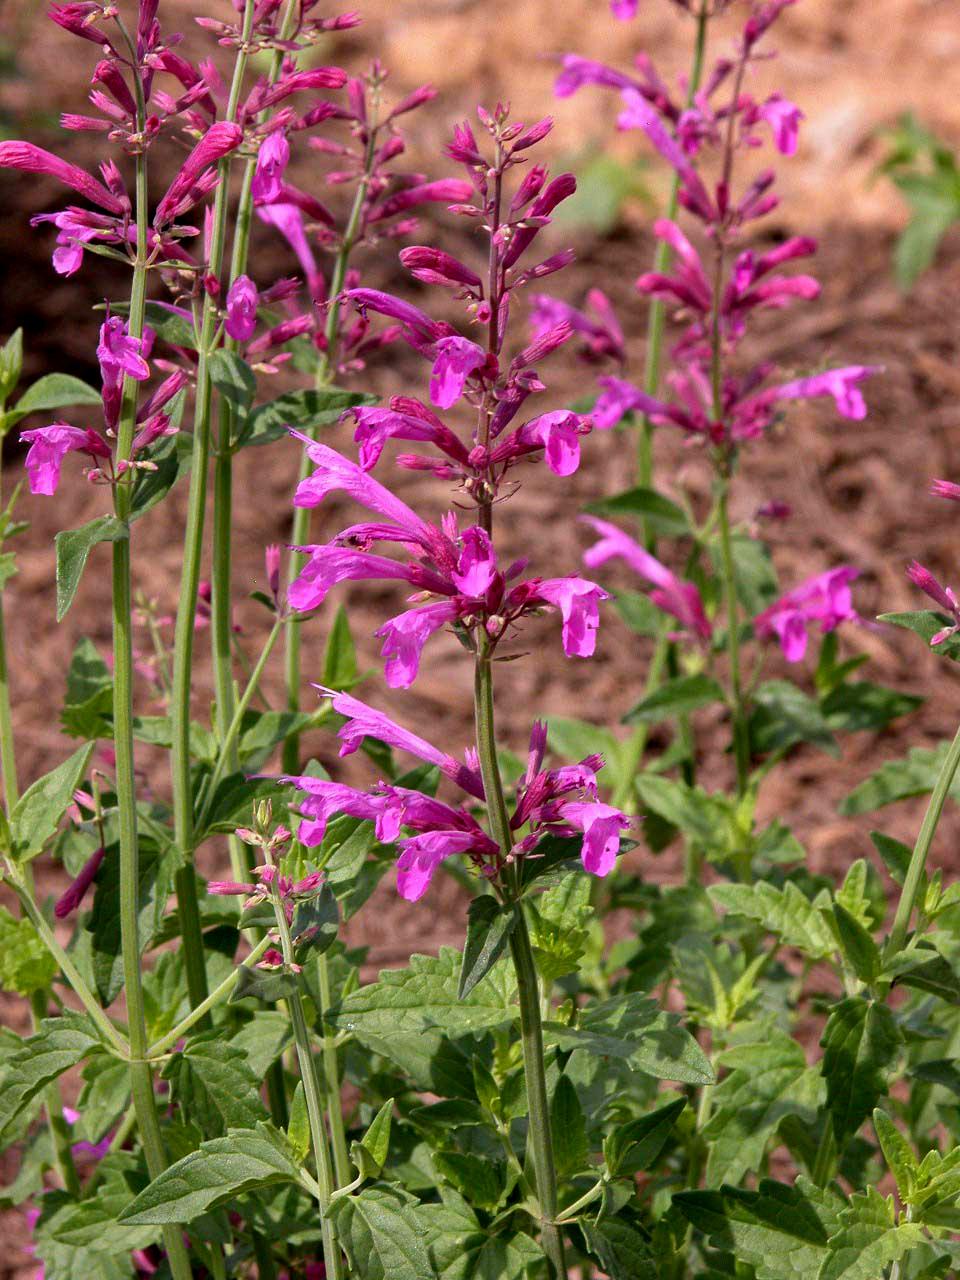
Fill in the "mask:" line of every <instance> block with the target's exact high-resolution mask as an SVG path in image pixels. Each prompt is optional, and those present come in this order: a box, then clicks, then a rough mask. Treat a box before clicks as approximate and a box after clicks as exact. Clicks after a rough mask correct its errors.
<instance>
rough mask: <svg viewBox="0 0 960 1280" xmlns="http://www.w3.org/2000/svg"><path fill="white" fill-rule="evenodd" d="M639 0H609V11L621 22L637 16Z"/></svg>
mask: <svg viewBox="0 0 960 1280" xmlns="http://www.w3.org/2000/svg"><path fill="white" fill-rule="evenodd" d="M638 4H639V0H610V12H611V13H612V14H613V16H614V17H615V18H619V20H620V21H621V22H627V21H628V20H629V19H630V18H635V17H636V16H637V8H638Z"/></svg>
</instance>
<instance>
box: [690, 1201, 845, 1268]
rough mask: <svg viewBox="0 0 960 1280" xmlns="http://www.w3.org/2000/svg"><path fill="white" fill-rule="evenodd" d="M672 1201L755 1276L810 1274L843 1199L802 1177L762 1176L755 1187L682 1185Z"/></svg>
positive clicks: (817, 1263)
mask: <svg viewBox="0 0 960 1280" xmlns="http://www.w3.org/2000/svg"><path fill="white" fill-rule="evenodd" d="M673 1204H674V1205H675V1207H676V1208H677V1209H679V1210H680V1212H681V1213H682V1214H683V1216H684V1217H685V1218H686V1219H687V1220H688V1221H689V1222H690V1223H692V1224H693V1226H694V1227H696V1228H697V1229H698V1230H700V1231H702V1232H703V1233H704V1234H705V1235H707V1236H708V1237H709V1239H710V1243H711V1244H712V1245H713V1246H714V1248H716V1249H722V1250H724V1251H726V1252H729V1253H732V1254H735V1255H736V1257H737V1259H738V1260H739V1261H740V1262H743V1263H746V1264H748V1265H749V1266H752V1267H753V1268H754V1269H755V1272H756V1280H813V1277H815V1276H816V1275H817V1271H818V1269H819V1267H820V1266H821V1264H822V1263H823V1260H824V1258H825V1257H826V1256H827V1246H828V1241H829V1237H830V1235H831V1234H832V1233H833V1232H834V1231H835V1230H836V1228H837V1225H838V1216H837V1215H838V1211H839V1209H840V1207H841V1206H842V1204H843V1201H842V1200H841V1199H840V1198H839V1196H837V1195H836V1193H835V1192H833V1191H831V1190H830V1189H829V1188H825V1189H820V1188H818V1187H815V1186H814V1185H813V1184H812V1183H811V1182H809V1181H808V1180H807V1179H806V1178H802V1177H801V1178H798V1179H797V1182H796V1185H795V1186H784V1185H783V1184H782V1183H779V1182H773V1181H772V1180H770V1179H766V1178H765V1179H763V1180H762V1181H761V1182H760V1184H759V1186H758V1188H757V1190H756V1191H748V1190H745V1189H741V1188H736V1187H723V1188H722V1189H721V1190H720V1191H682V1192H680V1193H679V1194H676V1195H674V1197H673Z"/></svg>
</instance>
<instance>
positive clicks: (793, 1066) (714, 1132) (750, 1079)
mask: <svg viewBox="0 0 960 1280" xmlns="http://www.w3.org/2000/svg"><path fill="white" fill-rule="evenodd" d="M720 1064H721V1065H722V1066H724V1067H727V1068H729V1069H730V1070H729V1074H728V1075H727V1076H725V1077H724V1078H723V1080H721V1081H720V1083H719V1084H718V1085H717V1087H716V1089H715V1090H714V1113H713V1115H712V1116H711V1118H710V1121H709V1123H708V1124H707V1126H706V1127H705V1129H704V1130H703V1137H704V1140H705V1142H706V1143H707V1145H708V1149H709V1156H708V1160H707V1185H708V1186H717V1185H719V1184H720V1183H721V1182H730V1183H738V1182H740V1180H741V1179H742V1178H743V1176H744V1174H745V1173H751V1172H756V1171H758V1170H759V1169H760V1168H761V1167H762V1164H763V1158H764V1155H765V1154H766V1151H767V1147H768V1144H769V1143H770V1141H771V1139H772V1138H773V1137H774V1135H775V1134H776V1130H777V1127H778V1126H779V1124H780V1122H781V1121H782V1120H783V1119H784V1118H785V1117H786V1116H799V1117H801V1118H802V1119H803V1120H804V1121H805V1122H806V1123H807V1124H810V1125H812V1124H813V1123H814V1121H815V1120H816V1113H817V1107H818V1106H819V1104H820V1102H821V1101H822V1094H823V1082H822V1081H821V1079H820V1078H819V1075H818V1073H817V1071H816V1069H815V1068H813V1067H808V1066H807V1060H806V1056H805V1054H804V1052H803V1048H802V1046H801V1045H799V1044H797V1042H796V1041H795V1040H793V1039H792V1038H791V1037H790V1036H788V1035H785V1034H784V1033H783V1032H781V1031H775V1032H773V1033H772V1034H771V1035H770V1037H769V1038H768V1039H766V1040H763V1041H761V1042H758V1043H754V1044H740V1045H737V1046H736V1048H734V1049H729V1050H727V1051H726V1052H725V1053H724V1054H723V1055H722V1057H721V1059H720Z"/></svg>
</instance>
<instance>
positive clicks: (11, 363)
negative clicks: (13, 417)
mask: <svg viewBox="0 0 960 1280" xmlns="http://www.w3.org/2000/svg"><path fill="white" fill-rule="evenodd" d="M22 373H23V330H22V329H14V331H13V333H11V335H10V337H9V338H8V339H7V340H6V342H5V343H4V344H3V346H2V347H0V409H2V408H3V406H4V405H5V404H6V402H7V400H9V398H10V395H11V393H12V392H13V390H14V389H15V388H16V385H17V383H18V382H19V381H20V375H21V374H22ZM11 425H12V424H11Z"/></svg>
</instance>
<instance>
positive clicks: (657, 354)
mask: <svg viewBox="0 0 960 1280" xmlns="http://www.w3.org/2000/svg"><path fill="white" fill-rule="evenodd" d="M707 8H708V6H707V4H706V3H704V4H703V6H702V7H701V10H700V12H699V14H698V15H697V36H696V43H695V45H694V50H693V64H692V66H691V68H690V79H689V88H688V90H687V106H688V107H689V106H690V105H691V104H692V103H693V99H694V97H695V96H696V93H697V90H698V89H699V88H700V82H701V80H702V78H703V55H704V51H705V49H706V43H707V23H708V20H709V15H708V12H707ZM679 195H680V175H679V174H674V177H673V183H672V186H671V188H670V199H669V201H668V203H667V210H666V217H667V218H669V219H670V220H671V221H673V219H674V218H676V216H677V209H678V207H679ZM672 260H673V252H672V250H671V248H670V246H669V245H668V244H667V242H666V241H665V240H658V241H657V248H656V252H655V254H654V258H653V270H654V272H655V273H656V274H658V275H664V274H665V273H666V272H667V271H669V269H670V263H671V261H672ZM666 314H667V312H666V306H665V304H664V303H663V301H662V300H661V299H660V298H653V299H651V301H650V305H649V308H648V310H647V356H646V364H645V366H644V375H643V389H644V391H645V392H646V394H647V395H648V396H655V395H656V394H657V392H658V391H659V389H660V377H661V374H662V371H663V333H664V328H665V322H666ZM653 432H654V425H653V423H652V422H651V421H650V419H649V418H648V417H647V416H646V415H644V417H643V420H642V422H641V426H640V440H639V442H638V452H637V481H638V483H639V484H640V485H641V486H642V487H643V488H649V487H650V485H651V483H652V481H653ZM643 534H644V537H643V540H644V542H645V543H646V542H647V541H648V539H649V534H648V532H647V530H646V527H645V525H644V529H643Z"/></svg>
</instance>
